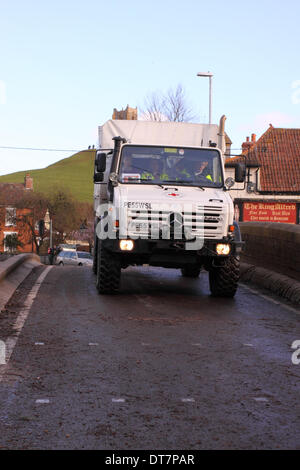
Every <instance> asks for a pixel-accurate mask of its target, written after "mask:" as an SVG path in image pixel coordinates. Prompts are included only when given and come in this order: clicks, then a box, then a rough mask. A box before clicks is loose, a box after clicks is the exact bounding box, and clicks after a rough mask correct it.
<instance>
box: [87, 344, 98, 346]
mask: <svg viewBox="0 0 300 470" xmlns="http://www.w3.org/2000/svg"><path fill="white" fill-rule="evenodd" d="M89 346H99V343H89Z"/></svg>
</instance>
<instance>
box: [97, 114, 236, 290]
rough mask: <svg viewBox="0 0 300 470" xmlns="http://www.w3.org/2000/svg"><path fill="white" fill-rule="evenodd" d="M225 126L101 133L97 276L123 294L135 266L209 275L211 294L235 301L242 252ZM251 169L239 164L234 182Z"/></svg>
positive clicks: (116, 125)
mask: <svg viewBox="0 0 300 470" xmlns="http://www.w3.org/2000/svg"><path fill="white" fill-rule="evenodd" d="M225 119H226V118H225V116H222V118H221V120H220V125H219V126H218V125H209V124H192V123H178V122H150V121H129V120H128V121H126V120H110V121H107V122H106V123H105V124H104V125H103V126H100V127H99V144H100V145H99V150H97V152H96V158H95V173H94V183H95V185H94V208H95V227H96V230H95V233H96V236H95V249H94V266H93V269H94V273H95V274H96V276H97V281H96V283H97V289H98V291H99V293H100V294H109V293H113V292H115V291H117V290H118V288H119V283H120V275H121V269H125V268H126V267H128V266H130V265H134V266H139V265H145V264H147V265H150V266H161V267H165V268H177V269H180V270H181V273H182V275H183V276H187V277H197V276H198V275H199V273H200V270H201V269H205V270H207V271H208V272H209V284H210V290H211V293H212V295H214V296H223V297H233V296H234V294H235V292H236V289H237V284H238V279H239V254H240V251H241V247H242V241H241V236H240V231H239V227H238V225H237V223H236V222H234V210H233V202H232V199H231V197H230V194H229V187H230V186H231V185H232V184H233V183H234V181H233V179H232V178H230V179H229V180H230V181H226V182H225V178H224V159H225V157H224V152H225V131H224V126H225ZM244 178H245V168H244V166H243V165H242V164H237V166H236V169H235V181H236V182H243V181H244Z"/></svg>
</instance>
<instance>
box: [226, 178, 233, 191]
mask: <svg viewBox="0 0 300 470" xmlns="http://www.w3.org/2000/svg"><path fill="white" fill-rule="evenodd" d="M234 183H235V181H234V179H233V178H231V176H229V177H228V178H226V180H225V186H226V188H227V189H230V188H232V186H234Z"/></svg>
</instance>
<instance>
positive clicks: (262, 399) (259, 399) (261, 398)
mask: <svg viewBox="0 0 300 470" xmlns="http://www.w3.org/2000/svg"><path fill="white" fill-rule="evenodd" d="M254 400H255V401H261V402H267V401H269V400H268V399H267V398H265V397H257V398H254Z"/></svg>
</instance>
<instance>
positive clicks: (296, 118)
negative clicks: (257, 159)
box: [0, 0, 300, 175]
mask: <svg viewBox="0 0 300 470" xmlns="http://www.w3.org/2000/svg"><path fill="white" fill-rule="evenodd" d="M0 11H1V15H0V147H21V148H37V149H59V150H68V151H39V150H17V149H7V148H6V149H5V148H0V175H2V174H7V173H12V172H15V171H20V170H29V169H35V168H44V167H46V166H48V165H50V164H52V163H54V162H56V161H58V160H61V159H62V158H65V157H68V156H70V155H72V154H73V153H74V151H75V150H81V149H85V148H87V147H88V146H89V145H93V144H94V145H97V126H98V125H101V124H103V123H104V122H106V121H107V120H108V119H111V116H112V112H113V108H117V109H122V108H125V107H126V106H127V104H129V106H131V107H135V106H138V107H140V108H142V107H143V105H144V102H145V98H146V96H148V95H149V94H151V93H152V92H156V91H161V92H167V91H168V89H170V88H173V89H175V88H176V87H177V85H178V84H179V83H180V84H181V85H182V86H183V87H184V90H185V92H186V97H187V100H188V102H189V104H190V105H191V107H192V108H193V110H194V113H195V114H196V116H197V118H198V122H204V123H205V122H207V121H208V90H209V88H208V79H207V78H200V77H197V73H198V72H206V71H210V72H212V73H213V75H214V76H213V81H212V84H213V87H212V88H213V103H212V120H213V122H215V123H218V122H219V119H220V117H221V115H222V114H225V115H226V116H227V121H226V131H227V133H228V135H229V137H230V138H231V140H232V141H233V146H232V148H233V149H239V148H240V147H241V144H242V142H243V141H244V140H245V138H246V136H249V135H251V134H252V133H255V134H257V136H258V137H259V136H260V135H261V134H262V133H263V132H264V131H265V130H266V129H267V128H268V126H269V123H272V124H273V126H274V127H300V61H299V49H300V48H299V45H300V28H299V17H300V2H299V1H298V0H285V2H282V0H271V1H269V0H260V1H258V0H253V1H251V2H248V1H245V2H240V1H235V0H227V1H226V2H224V1H220V0H210V1H207V0H205V1H203V0H185V1H179V0H173V1H170V0H151V2H142V1H140V0H126V1H124V0H110V1H105V2H104V1H102V0H85V1H84V2H83V1H82V0H80V1H78V0H72V1H69V0H59V1H58V0H52V1H51V2H46V1H43V2H41V1H40V0H26V1H24V0H19V1H15V0H10V1H9V2H7V1H6V0H0ZM233 153H239V152H238V150H236V151H235V150H233Z"/></svg>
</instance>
